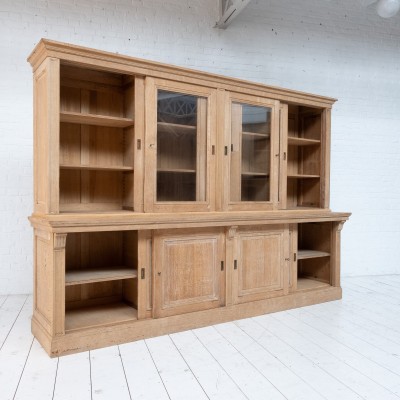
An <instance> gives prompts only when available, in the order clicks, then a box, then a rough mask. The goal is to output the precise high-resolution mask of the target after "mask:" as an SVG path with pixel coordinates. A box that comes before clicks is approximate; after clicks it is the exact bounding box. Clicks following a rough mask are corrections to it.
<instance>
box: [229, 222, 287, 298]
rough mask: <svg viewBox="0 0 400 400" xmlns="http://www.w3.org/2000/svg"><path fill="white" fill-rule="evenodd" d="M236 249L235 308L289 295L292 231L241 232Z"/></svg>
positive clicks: (254, 230) (267, 229)
mask: <svg viewBox="0 0 400 400" xmlns="http://www.w3.org/2000/svg"><path fill="white" fill-rule="evenodd" d="M235 247H236V249H235V252H234V253H235V256H236V258H235V259H234V272H233V277H232V284H233V286H232V294H233V302H234V304H238V303H245V302H249V301H257V300H262V299H266V298H270V297H274V296H282V295H285V294H287V293H288V282H289V273H288V269H289V264H288V263H289V260H288V258H289V230H288V229H286V227H283V226H275V227H271V228H265V227H264V228H243V229H240V230H238V232H237V237H236V246H235Z"/></svg>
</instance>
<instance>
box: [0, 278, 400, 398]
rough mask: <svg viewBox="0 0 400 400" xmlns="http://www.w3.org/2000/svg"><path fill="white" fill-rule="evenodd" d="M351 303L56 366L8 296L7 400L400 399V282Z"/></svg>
mask: <svg viewBox="0 0 400 400" xmlns="http://www.w3.org/2000/svg"><path fill="white" fill-rule="evenodd" d="M343 289H344V298H343V300H342V301H336V302H331V303H325V304H320V305H316V306H311V307H305V308H302V309H296V310H290V311H285V312H280V313H275V314H269V315H264V316H261V317H256V318H249V319H245V320H241V321H237V322H232V323H226V324H221V325H215V326H211V327H207V328H202V329H196V330H192V331H187V332H182V333H177V334H173V335H169V336H162V337H158V338H154V339H148V340H143V341H140V342H134V343H129V344H124V345H121V346H114V347H109V348H105V349H100V350H94V351H90V352H86V353H80V354H75V355H71V356H65V357H61V358H59V359H50V358H49V357H48V356H47V355H46V353H45V352H44V351H43V349H42V348H41V347H40V345H39V344H38V342H37V341H36V340H35V339H34V338H33V337H32V335H31V333H30V316H31V308H32V298H31V296H25V295H24V296H22V295H21V296H8V297H7V296H0V399H1V400H6V399H22V400H35V399H39V400H46V399H57V400H61V399H74V400H85V399H113V400H124V399H150V400H162V399H173V400H178V399H182V400H197V399H228V400H236V399H262V400H266V399H268V400H270V399H271V400H273V399H295V400H301V399H304V400H313V399H332V400H344V399H373V400H390V399H400V276H399V275H396V276H379V277H362V278H347V279H345V280H344V282H343Z"/></svg>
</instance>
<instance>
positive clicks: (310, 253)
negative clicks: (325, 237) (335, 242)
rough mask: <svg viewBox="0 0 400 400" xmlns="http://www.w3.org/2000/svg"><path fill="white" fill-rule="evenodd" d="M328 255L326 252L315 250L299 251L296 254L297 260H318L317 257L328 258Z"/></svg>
mask: <svg viewBox="0 0 400 400" xmlns="http://www.w3.org/2000/svg"><path fill="white" fill-rule="evenodd" d="M329 256H330V253H327V252H326V251H317V250H299V251H298V252H297V259H298V260H305V259H307V258H319V257H329Z"/></svg>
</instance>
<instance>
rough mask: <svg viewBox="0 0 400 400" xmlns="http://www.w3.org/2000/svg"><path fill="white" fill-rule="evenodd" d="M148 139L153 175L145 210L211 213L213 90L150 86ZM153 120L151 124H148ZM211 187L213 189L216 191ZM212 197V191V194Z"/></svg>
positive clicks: (178, 85)
mask: <svg viewBox="0 0 400 400" xmlns="http://www.w3.org/2000/svg"><path fill="white" fill-rule="evenodd" d="M149 86H150V89H149V90H148V93H149V94H150V95H151V100H150V101H151V103H152V104H150V105H148V107H147V110H154V111H153V112H151V111H150V112H149V118H148V119H147V121H148V126H149V131H148V137H149V138H150V143H149V144H148V146H146V148H147V149H148V154H149V157H148V158H149V161H150V163H149V169H148V170H147V172H146V177H145V180H149V183H150V184H149V185H147V186H148V187H147V191H146V193H147V194H146V197H147V198H148V200H150V201H146V203H145V209H146V208H147V210H146V211H149V208H151V210H150V211H165V212H169V211H207V210H210V209H211V208H212V207H213V204H214V201H213V199H212V198H211V195H213V194H214V193H210V187H211V185H212V182H211V179H213V178H212V177H211V176H210V170H212V168H214V167H213V164H214V157H215V155H214V154H213V153H215V145H214V144H213V139H212V138H211V132H214V131H215V129H213V130H212V129H211V126H212V125H214V124H215V121H212V120H211V118H210V108H211V107H213V104H212V103H213V101H214V93H213V91H212V90H208V89H204V88H199V87H197V86H193V85H186V84H183V83H177V82H168V81H161V80H152V81H151V82H150V83H149ZM150 118H151V120H150ZM212 187H213V186H212ZM212 192H214V191H212Z"/></svg>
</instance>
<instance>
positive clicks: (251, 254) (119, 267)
mask: <svg viewBox="0 0 400 400" xmlns="http://www.w3.org/2000/svg"><path fill="white" fill-rule="evenodd" d="M29 62H30V63H31V65H32V67H33V71H34V212H33V214H32V216H31V217H30V221H31V224H32V226H33V228H34V234H35V239H34V310H33V318H32V331H33V333H34V335H35V337H36V338H37V339H38V340H39V341H40V343H41V344H42V345H43V347H44V348H45V349H46V351H47V352H48V353H49V354H50V355H51V356H56V355H60V354H68V353H72V352H76V351H81V350H86V349H93V348H98V347H102V346H107V345H111V344H116V343H122V342H126V341H131V340H137V339H141V338H145V337H151V336H156V335H161V334H165V333H171V332H176V331H179V330H184V329H191V328H195V327H200V326H204V325H208V324H212V323H218V322H223V321H230V320H234V319H239V318H244V317H249V316H254V315H258V314H262V313H267V312H273V311H278V310H284V309H288V308H291V307H300V306H303V305H309V304H314V303H318V302H324V301H329V300H334V299H339V298H341V288H340V231H341V229H342V226H343V223H344V222H345V221H346V220H347V219H348V217H349V215H350V214H349V213H342V212H341V213H338V212H332V211H331V210H330V209H329V168H330V166H329V160H330V155H329V152H330V118H331V107H332V105H333V103H334V101H335V100H334V99H331V98H328V97H322V96H318V95H312V94H306V93H302V92H296V91H292V90H287V89H280V88H274V87H270V86H266V85H262V84H257V83H251V82H246V81H242V80H238V79H233V78H228V77H223V76H218V75H212V74H208V73H204V72H200V71H193V70H188V69H183V68H178V67H174V66H169V65H164V64H159V63H155V62H151V61H146V60H139V59H135V58H131V57H126V56H121V55H118V54H111V53H106V52H102V51H98V50H93V49H87V48H82V47H78V46H73V45H69V44H64V43H58V42H53V41H49V40H41V41H40V43H39V44H38V45H37V46H36V48H35V49H34V51H33V52H32V54H31V55H30V57H29Z"/></svg>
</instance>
